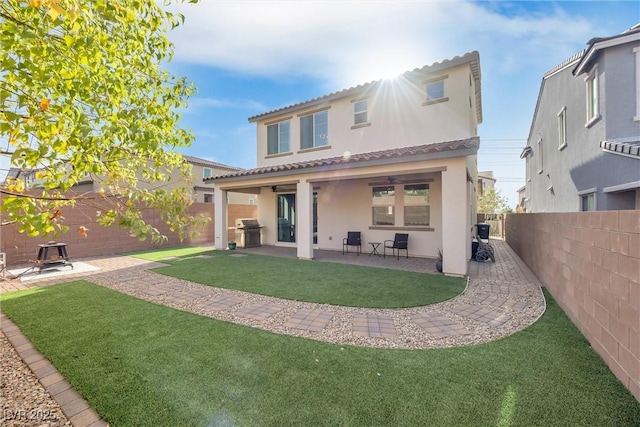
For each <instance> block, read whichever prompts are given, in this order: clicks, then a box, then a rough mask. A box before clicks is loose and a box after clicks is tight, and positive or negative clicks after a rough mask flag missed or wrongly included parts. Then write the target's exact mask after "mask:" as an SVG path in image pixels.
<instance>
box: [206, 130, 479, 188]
mask: <svg viewBox="0 0 640 427" xmlns="http://www.w3.org/2000/svg"><path fill="white" fill-rule="evenodd" d="M478 148H480V138H478V137H477V136H475V137H472V138H468V139H461V140H456V141H445V142H438V143H435V144H425V145H418V146H414V147H402V148H393V149H389V150H382V151H374V152H369V153H360V154H352V155H349V156H340V157H331V158H326V159H317V160H309V161H305V162H296V163H286V164H280V165H273V166H264V167H261V168H254V169H246V170H242V171H238V172H232V173H229V174H226V175H218V176H215V177H212V178H207V179H205V180H204V181H205V182H207V181H215V180H218V179H224V178H236V177H249V176H254V175H265V174H272V173H279V172H286V171H296V170H303V169H317V168H322V169H324V170H327V169H331V168H333V167H336V166H340V165H345V166H348V165H354V164H363V166H366V165H367V163H385V161H389V162H393V161H395V160H396V159H409V158H411V157H424V158H425V160H427V159H429V158H439V157H454V156H455V152H456V151H459V150H471V151H472V152H473V154H475V153H476V152H477V151H478Z"/></svg>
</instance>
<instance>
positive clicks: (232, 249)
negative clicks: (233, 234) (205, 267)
mask: <svg viewBox="0 0 640 427" xmlns="http://www.w3.org/2000/svg"><path fill="white" fill-rule="evenodd" d="M229 250H230V251H235V250H236V242H234V241H231V242H229Z"/></svg>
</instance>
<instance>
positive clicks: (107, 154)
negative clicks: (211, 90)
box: [0, 0, 203, 242]
mask: <svg viewBox="0 0 640 427" xmlns="http://www.w3.org/2000/svg"><path fill="white" fill-rule="evenodd" d="M190 2H191V3H195V1H193V0H191V1H190ZM183 20H184V18H183V17H182V16H181V15H176V14H172V13H170V12H168V11H167V10H166V8H163V7H161V6H159V5H158V4H157V3H156V2H155V1H147V0H28V1H25V0H22V1H21V0H3V1H2V2H1V3H0V142H1V143H2V145H3V146H4V147H0V149H1V150H2V154H3V155H6V156H10V159H11V160H10V161H11V166H12V167H14V168H18V169H20V170H24V171H36V172H35V179H34V180H33V184H31V185H25V183H24V181H21V180H11V179H9V180H8V182H7V185H5V186H4V187H3V188H2V189H0V191H1V192H2V194H1V195H2V206H1V209H2V211H1V212H2V221H3V223H5V224H6V223H11V222H17V223H18V230H19V231H20V232H24V233H28V234H29V235H30V236H45V235H51V234H52V235H55V234H57V233H59V232H61V231H66V230H67V229H68V227H65V225H64V212H65V210H66V209H69V208H71V207H73V206H75V205H77V204H79V203H83V204H89V205H92V206H95V207H96V212H97V222H98V223H99V224H101V225H104V226H110V225H114V224H117V225H118V226H120V227H125V228H128V229H129V230H130V231H131V234H132V235H133V236H136V237H138V238H141V239H143V238H146V237H147V236H150V237H151V238H152V239H153V241H154V242H157V241H162V240H164V239H166V237H165V236H161V235H160V233H159V232H158V230H157V229H156V228H154V227H152V226H151V225H150V224H148V223H147V222H145V219H144V218H143V215H142V211H143V208H152V209H157V210H158V211H159V212H160V215H161V218H162V219H163V220H164V221H165V222H166V223H167V224H169V226H170V229H171V230H172V231H176V232H178V233H179V235H180V237H181V238H182V237H184V236H185V233H187V232H191V231H193V228H194V226H196V225H198V224H199V223H200V222H201V221H202V220H203V219H202V218H200V217H193V216H190V215H188V214H187V208H188V206H189V205H190V203H191V201H190V194H189V190H188V186H187V185H186V184H185V185H176V184H175V183H174V182H171V174H172V172H174V171H176V170H179V171H180V175H181V179H184V181H185V183H186V182H188V180H189V179H190V171H189V166H188V164H187V163H186V162H185V161H184V159H183V158H182V155H180V154H179V153H178V152H177V149H179V148H181V147H185V146H188V145H190V144H191V141H192V139H193V136H192V135H191V133H190V132H188V131H186V130H183V129H181V128H180V127H179V119H180V115H179V113H178V111H179V109H180V108H184V107H185V106H186V100H187V98H188V97H189V96H190V95H192V94H193V93H194V91H195V89H194V87H193V85H192V84H191V83H189V82H188V81H187V80H186V79H185V78H178V77H176V76H173V75H171V74H170V73H168V72H167V71H166V70H165V69H164V68H163V65H165V64H166V63H167V62H168V61H169V60H170V59H171V56H172V54H173V45H172V44H171V43H170V41H169V39H168V38H167V32H168V31H169V30H170V29H172V28H175V27H176V26H178V25H180V24H181V23H182V22H183ZM87 178H91V179H92V180H93V181H94V182H97V183H99V189H98V190H97V191H95V192H91V193H74V192H73V191H72V190H73V188H74V186H75V185H76V184H78V183H80V182H82V181H86V180H87ZM30 187H32V188H30ZM78 231H79V232H80V233H82V234H85V235H86V232H87V227H80V229H79V230H78Z"/></svg>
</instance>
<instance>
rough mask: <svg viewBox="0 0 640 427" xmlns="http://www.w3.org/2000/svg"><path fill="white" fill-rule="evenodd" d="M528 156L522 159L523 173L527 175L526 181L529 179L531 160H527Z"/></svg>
mask: <svg viewBox="0 0 640 427" xmlns="http://www.w3.org/2000/svg"><path fill="white" fill-rule="evenodd" d="M529 159H530V157H529V156H527V157H526V158H525V160H524V164H525V174H526V175H527V182H529V181H531V162H530V161H529Z"/></svg>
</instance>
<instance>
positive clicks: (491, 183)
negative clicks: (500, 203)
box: [478, 171, 496, 197]
mask: <svg viewBox="0 0 640 427" xmlns="http://www.w3.org/2000/svg"><path fill="white" fill-rule="evenodd" d="M495 188H496V179H495V178H494V177H493V171H484V172H478V197H480V196H483V195H484V193H485V192H487V191H489V190H493V189H495Z"/></svg>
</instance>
